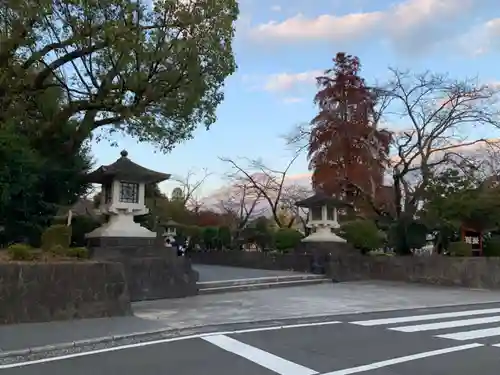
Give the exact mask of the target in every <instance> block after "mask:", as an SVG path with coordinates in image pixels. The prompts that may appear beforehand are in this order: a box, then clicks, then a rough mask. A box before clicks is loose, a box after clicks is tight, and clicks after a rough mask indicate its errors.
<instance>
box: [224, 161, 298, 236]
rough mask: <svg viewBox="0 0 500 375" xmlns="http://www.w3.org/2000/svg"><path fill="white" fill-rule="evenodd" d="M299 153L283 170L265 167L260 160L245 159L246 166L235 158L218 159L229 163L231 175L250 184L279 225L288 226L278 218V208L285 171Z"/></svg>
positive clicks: (289, 224) (281, 226) (282, 192)
mask: <svg viewBox="0 0 500 375" xmlns="http://www.w3.org/2000/svg"><path fill="white" fill-rule="evenodd" d="M299 155H300V154H298V153H296V154H295V155H294V156H293V158H292V159H291V160H290V162H289V163H288V164H287V165H286V167H285V168H284V169H283V170H274V169H272V168H269V167H267V166H266V165H265V164H264V163H263V162H262V161H261V160H248V159H247V160H246V166H242V165H241V164H238V163H237V162H236V161H235V160H233V159H230V158H223V157H221V158H220V160H222V161H224V162H226V163H229V164H230V165H231V167H232V170H233V171H232V176H234V177H238V178H241V179H243V180H245V181H246V183H248V184H250V185H251V186H252V187H253V188H254V189H255V191H256V192H258V193H259V194H260V195H261V197H262V199H264V200H265V201H266V202H267V203H268V205H269V208H270V210H271V213H272V215H273V218H274V220H275V221H276V224H277V225H278V226H279V227H280V228H283V227H290V226H291V225H293V221H292V222H291V223H290V222H289V223H284V222H283V220H282V218H280V215H279V213H280V209H281V208H282V207H281V204H282V201H283V196H284V193H285V190H286V188H285V181H286V177H287V173H288V171H289V169H290V167H291V166H292V165H293V163H294V162H295V161H296V160H297V158H298V157H299Z"/></svg>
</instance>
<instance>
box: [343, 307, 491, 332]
mask: <svg viewBox="0 0 500 375" xmlns="http://www.w3.org/2000/svg"><path fill="white" fill-rule="evenodd" d="M498 313H500V309H498V308H497V309H482V310H467V311H455V312H447V313H439V314H425V315H414V316H402V317H397V318H384V319H372V320H359V321H355V322H350V323H351V324H356V325H360V326H365V327H369V326H378V325H385V324H397V323H407V322H418V321H424V320H434V319H444V318H458V317H462V316H476V315H486V314H498Z"/></svg>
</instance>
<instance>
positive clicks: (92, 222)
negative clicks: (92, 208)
mask: <svg viewBox="0 0 500 375" xmlns="http://www.w3.org/2000/svg"><path fill="white" fill-rule="evenodd" d="M100 225H101V223H100V222H99V221H98V220H96V219H94V218H93V217H91V216H84V215H82V216H76V217H74V218H73V220H71V246H75V247H80V246H85V244H86V243H87V241H86V238H85V235H86V234H87V233H90V232H92V231H93V230H94V229H96V228H99V226H100Z"/></svg>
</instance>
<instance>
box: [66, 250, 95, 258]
mask: <svg viewBox="0 0 500 375" xmlns="http://www.w3.org/2000/svg"><path fill="white" fill-rule="evenodd" d="M66 255H67V256H69V257H71V258H78V259H88V258H89V257H90V254H89V251H88V249H87V248H86V247H72V248H69V249H67V250H66Z"/></svg>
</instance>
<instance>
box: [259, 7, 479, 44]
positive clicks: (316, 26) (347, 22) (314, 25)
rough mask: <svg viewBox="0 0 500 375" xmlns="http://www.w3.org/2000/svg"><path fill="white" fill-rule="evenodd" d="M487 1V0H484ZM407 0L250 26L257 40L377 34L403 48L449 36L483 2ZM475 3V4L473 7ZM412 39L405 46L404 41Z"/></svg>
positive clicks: (334, 38) (353, 37) (352, 37)
mask: <svg viewBox="0 0 500 375" xmlns="http://www.w3.org/2000/svg"><path fill="white" fill-rule="evenodd" d="M486 1H487V0H486ZM474 3H475V1H474V0H461V1H460V3H459V4H458V3H457V1H456V0H406V1H404V2H402V3H400V4H397V5H393V6H391V7H390V8H388V9H386V10H381V11H374V12H365V13H361V12H360V13H351V14H347V15H342V16H336V15H332V14H323V15H320V16H318V17H316V18H307V17H305V16H303V15H302V14H298V15H296V16H294V17H292V18H289V19H286V20H284V21H281V22H276V21H271V22H268V23H266V24H261V25H258V26H256V27H254V28H253V29H252V30H251V34H252V36H253V37H254V38H256V39H259V40H264V41H268V40H280V41H293V42H294V41H297V40H329V41H352V40H356V39H363V38H371V37H373V36H378V37H380V38H387V39H388V40H389V41H390V42H392V43H394V44H395V45H397V46H400V47H403V48H407V49H410V48H413V49H414V48H415V47H416V45H415V43H418V44H419V45H418V47H423V46H422V45H420V43H419V41H420V40H425V41H426V43H428V44H429V43H430V44H433V43H437V42H438V39H440V38H441V39H443V38H449V33H450V32H451V29H454V28H456V24H454V22H452V21H457V20H458V19H459V18H460V17H462V16H468V15H470V12H471V11H473V10H474V9H475V8H477V7H479V5H481V4H480V3H485V0H480V1H479V2H477V1H476V4H474ZM474 7H475V8H474ZM410 41H411V42H413V43H414V45H413V46H408V45H407V44H408V43H407V42H410Z"/></svg>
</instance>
